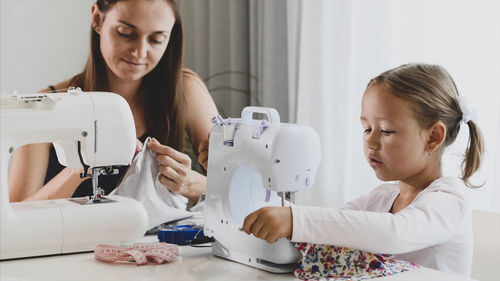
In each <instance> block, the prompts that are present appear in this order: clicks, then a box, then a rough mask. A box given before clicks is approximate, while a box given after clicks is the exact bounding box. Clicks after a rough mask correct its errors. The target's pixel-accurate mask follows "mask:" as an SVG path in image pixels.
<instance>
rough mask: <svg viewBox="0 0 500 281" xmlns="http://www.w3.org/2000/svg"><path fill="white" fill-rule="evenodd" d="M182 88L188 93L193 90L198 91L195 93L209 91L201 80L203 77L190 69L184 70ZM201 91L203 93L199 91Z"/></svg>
mask: <svg viewBox="0 0 500 281" xmlns="http://www.w3.org/2000/svg"><path fill="white" fill-rule="evenodd" d="M182 88H183V89H184V91H187V92H188V93H191V92H193V91H191V90H193V89H195V90H196V91H194V92H206V93H208V89H207V87H206V86H205V83H203V79H201V77H200V76H199V75H198V74H197V73H196V72H194V71H193V70H191V69H189V68H183V69H182ZM200 89H201V90H202V91H199V90H200Z"/></svg>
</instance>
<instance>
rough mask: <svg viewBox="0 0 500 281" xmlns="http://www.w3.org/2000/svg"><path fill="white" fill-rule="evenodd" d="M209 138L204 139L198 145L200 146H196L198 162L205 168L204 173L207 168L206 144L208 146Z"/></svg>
mask: <svg viewBox="0 0 500 281" xmlns="http://www.w3.org/2000/svg"><path fill="white" fill-rule="evenodd" d="M209 137H210V136H209ZM209 141H210V140H209V138H206V139H205V140H204V141H203V142H201V143H200V146H198V153H199V154H198V162H200V164H201V165H202V166H203V168H205V171H206V170H207V167H208V144H209Z"/></svg>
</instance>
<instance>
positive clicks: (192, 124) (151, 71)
mask: <svg viewBox="0 0 500 281" xmlns="http://www.w3.org/2000/svg"><path fill="white" fill-rule="evenodd" d="M182 41H183V36H182V24H181V20H180V17H179V13H178V10H177V7H176V5H175V2H174V1H173V0H152V1H151V0H134V1H120V0H118V1H116V0H115V1H113V0H98V1H97V2H96V3H95V4H94V5H93V6H92V29H91V40H90V49H91V50H90V56H89V59H88V61H87V65H86V67H85V69H84V71H83V72H82V73H80V74H78V75H76V76H75V77H73V78H72V79H70V80H68V81H64V82H62V83H59V84H56V85H55V86H50V89H45V90H44V91H55V90H56V89H66V88H68V87H69V86H78V87H81V88H82V90H84V91H107V92H114V93H117V94H119V95H121V96H122V97H124V98H125V100H127V102H128V104H129V105H130V108H131V110H132V114H133V116H134V121H135V129H136V132H137V138H138V139H139V140H140V141H144V139H145V138H146V137H147V136H152V137H154V138H155V139H154V140H153V141H152V142H151V144H150V149H152V150H153V151H154V152H156V153H157V154H158V156H157V157H156V160H157V162H158V165H159V167H158V170H159V171H160V178H159V180H160V182H161V183H162V184H163V185H165V186H166V188H168V189H169V190H170V191H171V192H173V193H177V194H181V195H183V196H185V197H187V198H188V199H190V200H192V201H194V202H196V201H197V200H198V197H199V195H200V194H201V193H202V192H204V190H205V177H204V176H203V175H201V174H200V173H198V172H196V171H193V170H192V169H191V162H192V161H191V159H190V157H189V156H188V155H186V154H184V153H183V150H184V133H185V132H186V133H187V134H188V135H189V138H190V140H191V142H192V147H193V151H196V152H199V151H198V147H200V148H201V150H202V151H201V152H202V154H203V155H205V156H204V158H206V154H207V153H206V149H207V145H206V142H207V140H206V139H207V136H208V134H209V132H210V129H211V127H212V125H211V123H210V119H211V117H213V116H215V115H217V109H216V107H215V104H214V102H213V100H212V98H211V96H210V94H209V93H208V90H207V89H206V87H205V86H204V84H203V82H202V81H201V80H200V79H199V77H198V76H197V75H196V74H195V73H193V72H192V71H190V70H187V69H182ZM140 149H141V143H140V142H138V150H140ZM203 161H204V160H203ZM205 164H206V163H205ZM81 170H82V169H73V168H69V167H63V166H61V165H60V164H59V163H58V162H57V157H56V156H55V151H54V149H53V147H52V145H51V144H31V145H26V146H23V147H21V148H19V149H17V150H16V152H15V153H14V157H13V160H12V165H11V170H10V174H9V193H10V201H11V202H16V201H23V200H46V199H55V198H67V197H72V196H73V197H79V196H85V195H90V194H92V189H91V181H90V180H88V178H87V179H81V178H80V173H81ZM125 170H126V167H124V168H122V169H121V171H120V174H119V175H116V176H101V177H100V178H99V183H100V187H101V188H103V189H104V190H105V193H106V194H108V193H109V192H111V190H113V189H114V188H115V187H116V186H117V184H118V183H119V181H120V179H121V177H122V176H123V174H124V173H125Z"/></svg>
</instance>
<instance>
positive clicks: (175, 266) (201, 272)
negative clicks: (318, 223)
mask: <svg viewBox="0 0 500 281" xmlns="http://www.w3.org/2000/svg"><path fill="white" fill-rule="evenodd" d="M179 252H180V255H179V257H177V258H176V260H175V261H174V262H172V263H166V264H160V265H157V264H151V263H150V264H148V265H142V266H137V265H135V264H133V263H130V264H124V263H120V264H110V263H104V262H100V261H97V260H95V259H94V254H93V253H80V254H67V255H57V256H47V257H38V258H26V259H17V260H7V261H1V262H0V280H1V281H11V280H12V281H13V280H16V281H21V280H23V281H27V280H38V281H43V280H47V281H48V280H50V281H57V280H65V281H70V280H120V281H126V280H134V281H139V280H148V281H149V280H186V281H189V280H217V281H225V280H227V281H229V280H231V281H232V280H296V281H297V280H299V279H296V278H294V276H293V274H292V273H289V274H273V273H268V272H265V271H262V270H258V269H255V268H252V267H249V266H246V265H243V264H239V263H236V262H233V261H229V260H225V259H221V258H219V257H215V256H213V255H212V254H211V249H210V248H193V247H190V246H180V247H179ZM373 280H376V281H379V280H380V281H382V280H405V281H411V280H418V281H421V280H442V281H446V280H450V281H452V280H453V281H460V280H472V279H467V278H463V277H459V276H456V275H451V274H447V273H443V272H440V271H436V270H432V269H428V268H420V269H415V270H411V271H408V272H403V273H400V274H397V275H393V276H388V277H383V278H376V279H373Z"/></svg>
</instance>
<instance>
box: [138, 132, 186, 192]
mask: <svg viewBox="0 0 500 281" xmlns="http://www.w3.org/2000/svg"><path fill="white" fill-rule="evenodd" d="M148 148H149V149H151V150H152V151H154V152H156V153H157V155H156V157H155V160H156V162H158V164H159V166H158V172H160V176H159V180H160V182H161V183H162V184H163V185H164V186H166V187H167V188H168V190H170V191H171V192H172V193H175V194H181V195H184V194H185V193H186V192H187V191H188V190H187V189H188V186H187V183H188V180H189V176H190V172H191V158H189V156H188V155H186V154H184V153H182V152H179V151H177V150H175V149H173V148H171V147H169V146H166V145H162V144H160V143H159V142H158V141H157V140H156V139H155V138H153V139H152V140H151V141H150V142H149V143H148Z"/></svg>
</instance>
